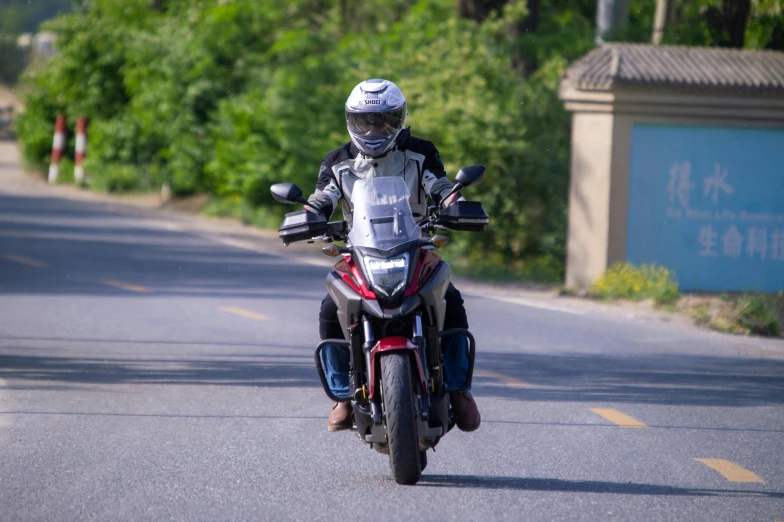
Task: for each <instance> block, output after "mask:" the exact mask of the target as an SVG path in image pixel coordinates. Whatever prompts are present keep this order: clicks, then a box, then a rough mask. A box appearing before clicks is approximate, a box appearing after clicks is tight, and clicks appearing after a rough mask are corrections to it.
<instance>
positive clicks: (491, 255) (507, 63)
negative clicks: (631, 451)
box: [16, 0, 779, 300]
mask: <svg viewBox="0 0 784 522" xmlns="http://www.w3.org/2000/svg"><path fill="white" fill-rule="evenodd" d="M711 2H714V3H715V0H699V2H697V4H699V5H697V4H694V5H695V6H696V7H695V6H693V5H692V4H693V3H686V4H688V5H684V6H679V7H678V9H679V16H680V15H681V14H683V15H684V17H685V18H683V19H684V20H686V19H689V21H691V20H692V19H694V20H696V19H697V18H698V17H699V9H700V8H701V7H703V6H705V5H707V4H708V3H711ZM75 5H77V4H75ZM526 5H527V3H526V2H522V1H519V2H511V1H510V2H508V3H507V5H506V6H505V7H504V8H503V9H502V10H501V12H498V13H495V14H493V15H492V16H490V17H488V18H487V19H486V20H484V21H483V22H481V23H478V22H475V21H472V20H468V19H464V18H461V17H460V16H459V15H458V12H457V9H456V8H455V2H454V0H419V1H416V0H398V1H397V2H391V3H390V2H389V1H383V2H382V1H381V0H367V1H365V2H346V1H344V0H340V1H338V0H320V1H314V0H287V1H286V2H263V1H261V2H260V1H258V0H221V1H215V0H167V1H166V2H150V0H90V1H89V2H79V3H78V8H77V9H76V10H75V11H74V12H73V13H70V14H65V15H61V16H58V17H57V18H55V19H54V20H51V21H49V22H46V23H45V24H44V25H43V27H42V29H45V30H48V31H52V32H54V33H56V35H57V50H58V57H57V59H55V60H48V61H46V62H44V63H40V64H35V65H34V66H33V67H32V68H31V69H30V70H28V72H27V73H26V75H25V76H24V79H23V83H24V90H25V92H26V93H27V94H26V95H25V99H24V104H25V107H26V109H25V112H24V113H23V114H21V115H20V116H19V118H18V122H17V127H16V128H17V132H18V135H19V138H20V141H21V143H22V150H23V153H24V157H25V158H26V160H27V162H28V163H30V164H31V165H34V166H36V167H38V168H41V169H42V170H44V169H45V167H46V165H47V164H48V162H49V154H50V150H51V140H52V129H53V126H54V121H55V117H56V115H57V114H64V115H66V117H67V120H68V121H69V122H70V126H71V129H70V130H71V134H72V131H73V122H75V121H76V118H77V117H79V116H85V117H87V118H88V121H89V127H88V142H89V146H88V151H87V157H88V159H89V169H88V174H89V177H90V179H91V180H92V183H93V187H95V188H98V189H100V190H110V191H118V190H155V191H157V190H159V189H160V186H161V184H162V183H167V184H168V185H169V186H170V187H171V189H172V191H173V192H174V193H175V194H191V193H201V192H205V193H209V194H211V195H213V196H216V197H218V198H224V199H226V200H227V201H237V200H239V201H240V203H238V204H236V205H235V204H233V203H232V205H234V206H235V207H236V208H240V209H244V210H242V211H241V214H242V215H243V216H244V218H243V219H245V220H246V221H249V222H254V223H261V222H264V223H273V222H274V221H275V217H278V218H279V217H280V216H282V214H283V213H284V212H285V211H286V210H288V209H285V208H283V207H282V206H280V205H276V204H275V203H274V202H273V200H272V198H271V197H270V196H269V190H268V189H269V186H270V185H271V184H272V183H274V182H278V181H291V182H295V183H298V184H300V185H301V187H302V188H303V190H305V191H306V192H309V191H310V190H312V187H313V186H314V184H315V179H316V176H317V173H318V166H319V163H320V161H321V159H322V158H323V156H324V154H325V153H326V152H328V151H329V150H332V149H334V148H335V147H338V146H340V145H341V144H342V143H344V142H346V141H348V136H347V133H346V129H345V119H344V116H343V103H344V101H345V99H346V97H347V95H348V93H349V92H350V90H351V88H352V87H353V86H354V85H356V84H357V83H358V82H359V81H361V80H364V79H367V78H370V77H385V78H389V79H391V80H394V81H395V82H396V83H398V85H400V87H401V88H402V89H403V91H404V93H405V94H406V96H407V98H408V101H409V111H410V120H409V121H410V125H411V126H412V131H413V133H414V134H415V135H418V136H421V137H423V138H426V139H430V140H432V141H434V142H435V143H436V145H437V147H438V148H439V150H440V152H441V156H442V157H443V159H444V161H445V162H446V166H447V171H448V172H449V173H450V174H451V175H454V173H455V172H456V171H457V169H458V168H459V167H462V166H464V165H470V164H475V163H482V164H484V165H486V166H487V177H486V181H485V183H483V184H481V185H479V186H477V187H475V188H474V187H472V188H471V190H469V191H466V196H467V197H468V198H470V199H478V200H482V201H483V202H484V205H485V208H486V210H487V211H488V213H489V214H490V216H491V226H490V227H489V228H488V231H487V232H486V233H484V234H460V235H456V236H455V238H454V242H453V245H452V248H453V249H454V251H455V252H459V255H460V256H461V257H462V258H465V259H466V260H467V261H468V263H467V266H469V267H474V268H476V269H477V270H480V271H485V272H488V273H490V272H493V271H494V270H493V269H490V268H488V269H487V270H485V269H484V268H481V267H483V266H485V265H486V264H487V259H492V260H493V261H492V262H493V263H495V264H497V265H498V266H503V267H505V268H504V270H503V271H504V273H508V274H519V275H520V276H521V277H528V276H529V274H530V275H531V277H537V278H545V279H549V278H550V277H551V276H553V275H554V276H555V277H559V278H560V277H562V276H563V267H564V263H563V261H564V257H565V241H566V207H567V193H568V179H569V122H570V118H569V114H568V113H567V112H566V111H565V110H564V108H563V104H562V102H561V101H560V100H559V98H558V87H559V81H560V78H561V76H562V75H563V72H564V70H565V69H566V67H567V65H568V63H569V62H571V61H572V60H574V59H576V58H578V57H580V56H582V55H584V54H585V53H586V52H588V51H589V50H590V49H592V48H593V46H594V43H593V31H594V27H593V20H594V16H595V3H591V2H588V3H585V2H582V3H581V2H573V1H572V0H555V1H554V2H550V3H548V4H547V5H544V4H543V5H542V6H541V12H540V13H539V15H540V16H539V19H540V23H539V26H538V28H537V29H536V30H535V31H533V32H527V33H523V34H518V32H517V31H515V30H510V28H514V27H519V26H520V24H521V22H522V21H523V20H524V19H525V17H526V15H527V13H526ZM155 6H157V7H155ZM773 7H775V6H773V0H761V2H759V6H757V7H755V9H757V10H764V11H765V12H766V13H768V15H771V16H773V14H775V13H774V11H775V9H773ZM763 8H764V9H763ZM653 9H654V7H653V4H652V3H650V2H647V3H646V2H642V0H633V2H632V9H631V12H632V14H631V17H630V24H629V28H628V30H627V31H626V33H627V34H626V38H627V39H630V40H644V39H647V38H648V37H649V33H650V31H649V29H650V24H651V17H652V16H653ZM760 12H762V11H760ZM759 16H762V15H760V14H759V13H756V14H753V17H756V18H754V20H756V19H757V18H759ZM766 16H767V15H766ZM679 19H681V18H679ZM769 22H770V23H768V24H767V25H765V27H764V28H761V27H757V26H754V27H755V28H756V29H754V30H751V29H750V35H751V38H750V41H751V40H753V45H755V46H763V45H765V46H767V45H769V44H770V41H772V40H771V39H772V38H773V37H774V35H775V34H778V33H777V31H778V29H777V27H778V25H777V24H778V23H779V22H775V23H774V21H773V19H772V18H771V20H769ZM755 23H756V22H755ZM766 23H767V22H766ZM692 25H693V26H694V28H696V29H694V30H693V31H692V28H691V26H692ZM752 25H753V24H752ZM758 25H759V24H758ZM703 26H704V24H702V22H700V23H695V24H690V23H686V22H684V23H683V24H680V29H678V30H677V31H672V32H671V33H668V35H667V36H666V38H667V39H668V40H667V41H672V42H673V43H679V42H681V41H682V42H686V43H698V44H699V43H700V42H702V43H708V44H709V43H712V42H713V40H712V39H711V38H710V35H706V34H703V33H704V31H703V29H704V27H703ZM763 29H764V30H763ZM700 31H702V33H701V32H700ZM700 38H702V40H700ZM679 39H680V40H679ZM521 64H524V65H521ZM523 70H524V71H525V72H522V71H523ZM69 139H72V138H69ZM66 150H67V154H68V155H69V156H71V155H72V154H73V152H72V151H73V144H72V141H71V142H69V144H68V147H67V149H66ZM235 211H236V212H240V211H237V210H236V209H235ZM259 216H261V217H259ZM496 272H497V270H496ZM504 277H505V276H504ZM663 292H664V293H663V294H662V295H661V296H660V297H659V299H663V300H667V299H670V298H671V296H670V295H669V294H668V293H667V292H669V290H665V291H663Z"/></svg>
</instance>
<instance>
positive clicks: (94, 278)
mask: <svg viewBox="0 0 784 522" xmlns="http://www.w3.org/2000/svg"><path fill="white" fill-rule="evenodd" d="M167 226H168V223H167V222H161V221H156V220H155V219H152V218H150V217H149V216H145V215H139V216H136V215H134V214H132V213H119V212H117V211H108V210H106V209H105V205H103V204H101V203H96V202H88V201H72V200H66V199H58V198H45V197H36V198H30V197H24V196H8V195H0V295H2V294H23V295H24V294H28V295H29V294H35V295H68V294H73V295H100V296H111V295H120V296H134V297H145V296H161V295H164V296H166V295H187V296H222V297H233V296H238V297H253V296H263V297H264V298H265V299H292V298H297V297H303V296H307V297H309V298H314V297H317V296H323V295H324V293H325V291H324V278H325V277H326V273H327V270H326V269H325V268H323V267H314V266H308V265H304V264H295V263H291V261H288V260H285V259H282V258H281V257H278V256H275V255H270V254H264V253H259V252H255V251H249V250H243V249H240V248H232V247H228V246H224V245H219V244H217V243H215V242H213V241H211V240H208V239H206V238H204V237H201V236H200V235H198V234H196V233H191V232H185V231H181V230H169V229H167V228H166V227H167ZM224 237H226V238H227V239H232V237H231V236H228V235H224ZM244 239H246V240H247V238H244ZM8 254H12V255H15V256H24V257H27V258H31V259H34V260H35V261H37V262H40V263H43V264H44V265H45V266H43V267H38V268H32V267H30V266H24V265H23V264H19V263H14V262H12V261H10V260H8V258H4V256H5V255H8ZM103 280H113V281H120V282H122V283H125V284H128V285H136V286H143V287H147V288H148V289H149V290H150V293H135V294H134V293H130V292H128V291H127V290H123V289H121V288H117V287H113V286H109V285H106V284H102V282H101V281H103ZM303 282H311V283H312V284H310V285H308V284H306V285H303V284H302V283H303ZM292 288H299V289H302V290H300V291H298V292H291V289H292ZM311 289H312V290H311Z"/></svg>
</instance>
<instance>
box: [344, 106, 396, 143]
mask: <svg viewBox="0 0 784 522" xmlns="http://www.w3.org/2000/svg"><path fill="white" fill-rule="evenodd" d="M405 117H406V108H405V107H401V108H400V109H395V110H393V111H385V112H349V111H346V123H347V125H348V130H349V132H350V133H352V134H354V135H355V136H358V137H361V138H363V139H366V140H380V139H384V138H387V137H388V136H391V135H392V134H394V133H396V132H397V131H399V130H400V129H402V128H403V122H404V121H405Z"/></svg>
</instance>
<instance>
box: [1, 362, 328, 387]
mask: <svg viewBox="0 0 784 522" xmlns="http://www.w3.org/2000/svg"><path fill="white" fill-rule="evenodd" d="M0 379H3V380H5V381H6V382H7V384H6V385H5V386H4V387H5V388H7V389H36V388H46V389H52V388H57V389H63V390H65V389H67V386H69V385H70V386H74V387H77V386H81V385H107V384H108V385H113V384H150V385H165V384H176V385H208V386H269V387H321V384H320V382H319V378H318V374H317V373H316V369H315V366H314V363H313V358H312V356H311V355H309V354H308V355H287V356H285V357H282V356H274V357H271V356H270V357H264V356H254V357H252V358H251V357H244V358H241V359H237V358H233V359H231V360H226V359H223V358H222V357H221V358H215V359H210V358H204V359H179V358H178V359H156V358H134V359H130V358H129V359H106V358H76V357H52V356H38V355H0Z"/></svg>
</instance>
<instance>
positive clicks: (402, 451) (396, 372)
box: [381, 352, 422, 484]
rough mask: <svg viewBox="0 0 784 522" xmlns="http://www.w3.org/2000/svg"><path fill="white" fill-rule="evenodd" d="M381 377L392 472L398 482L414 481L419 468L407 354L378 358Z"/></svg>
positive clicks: (417, 475)
mask: <svg viewBox="0 0 784 522" xmlns="http://www.w3.org/2000/svg"><path fill="white" fill-rule="evenodd" d="M381 379H382V383H381V384H382V386H383V388H382V393H383V400H384V413H385V415H386V423H387V438H388V440H389V466H390V468H392V476H393V477H394V478H395V482H397V483H398V484H416V483H417V482H418V481H419V479H420V477H421V476H422V468H421V467H420V464H421V461H420V455H419V435H418V433H417V419H416V413H415V410H414V390H413V386H412V382H411V359H410V358H409V356H408V354H407V353H402V352H392V353H388V354H385V355H384V356H383V357H382V358H381Z"/></svg>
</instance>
